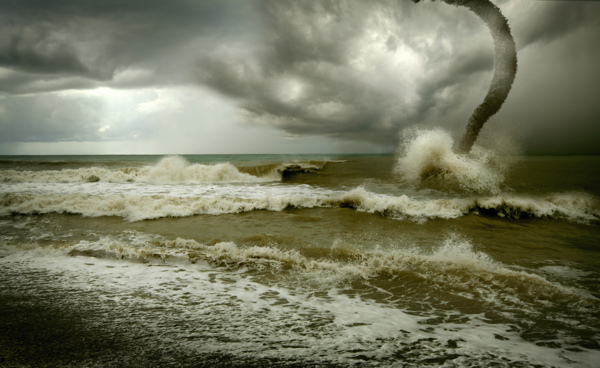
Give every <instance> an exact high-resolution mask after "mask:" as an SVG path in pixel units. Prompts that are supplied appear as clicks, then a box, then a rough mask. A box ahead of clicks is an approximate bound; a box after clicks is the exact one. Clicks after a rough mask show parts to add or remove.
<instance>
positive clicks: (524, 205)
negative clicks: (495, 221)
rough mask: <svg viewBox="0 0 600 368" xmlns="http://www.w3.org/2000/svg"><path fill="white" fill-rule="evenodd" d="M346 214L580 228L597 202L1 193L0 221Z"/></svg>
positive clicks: (573, 196)
mask: <svg viewBox="0 0 600 368" xmlns="http://www.w3.org/2000/svg"><path fill="white" fill-rule="evenodd" d="M316 207H324V208H352V209H355V210H357V211H360V212H367V213H372V214H377V215H381V216H385V217H389V218H393V219H398V220H413V221H426V220H431V219H452V218H459V217H461V216H465V215H468V214H484V215H492V216H500V217H506V218H513V219H517V218H527V217H533V218H550V219H564V220H568V221H575V222H581V223H596V222H598V221H599V220H600V205H599V203H598V199H597V198H596V197H594V196H592V195H589V194H586V193H553V194H548V195H543V196H519V195H511V194H503V195H497V196H487V197H466V198H439V199H415V198H410V197H409V196H406V195H401V196H398V197H396V196H390V195H383V194H376V193H372V192H369V191H367V190H365V189H364V188H362V187H359V188H356V189H353V190H350V191H337V192H336V191H324V192H316V193H311V192H306V193H300V194H289V193H282V194H278V195H268V194H262V195H259V196H252V197H236V196H218V197H206V196H192V197H174V196H162V195H147V196H134V195H120V194H119V195H110V196H102V195H91V194H81V193H70V194H61V193H56V194H52V195H48V193H40V194H32V193H3V194H0V215H1V216H7V215H11V214H43V213H70V214H80V215H83V216H89V217H100V216H119V217H123V218H125V219H127V220H129V221H139V220H148V219H156V218H161V217H186V216H193V215H201V214H210V215H219V214H230V213H243V212H250V211H258V210H267V211H283V210H285V209H289V208H300V209H302V208H316Z"/></svg>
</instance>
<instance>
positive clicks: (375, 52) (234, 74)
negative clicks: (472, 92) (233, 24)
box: [199, 1, 493, 144]
mask: <svg viewBox="0 0 600 368" xmlns="http://www.w3.org/2000/svg"><path fill="white" fill-rule="evenodd" d="M434 5H435V6H434V7H432V6H431V5H430V4H424V5H423V6H422V8H419V7H418V6H416V5H414V4H413V3H412V2H409V1H405V2H391V1H389V2H388V1H380V2H369V3H365V2H359V1H353V2H352V1H327V2H322V1H262V2H260V7H259V8H258V9H259V11H260V15H261V18H260V19H261V25H262V27H263V29H262V35H263V43H262V44H261V45H260V47H258V48H257V49H254V50H251V51H250V52H244V51H242V52H239V53H237V54H236V51H235V50H233V51H232V50H231V49H222V50H217V51H216V52H214V53H212V54H211V55H209V56H208V57H205V58H204V59H203V60H202V62H201V63H200V65H199V69H200V72H199V75H200V80H201V82H202V83H206V84H208V85H210V86H212V87H213V88H215V89H217V90H219V91H221V92H223V93H225V94H227V95H230V96H233V97H236V98H238V99H240V100H241V104H242V107H243V108H244V109H245V111H246V113H247V116H248V118H252V119H254V120H256V121H260V122H270V123H271V124H274V125H276V126H278V127H279V128H281V129H284V130H286V131H288V132H290V133H292V134H302V133H304V134H325V135H329V136H334V137H341V138H345V139H352V140H356V139H361V140H369V141H372V142H377V143H386V144H389V143H392V142H394V141H395V140H396V138H397V135H398V131H399V129H401V128H402V127H405V126H408V125H412V124H415V123H419V122H423V121H424V120H427V119H435V117H431V116H429V115H430V114H431V112H432V111H433V110H432V107H434V106H439V105H440V104H441V105H448V106H450V105H452V104H453V101H454V96H451V95H449V94H448V93H447V92H449V91H450V90H451V89H453V88H454V87H455V86H457V85H461V84H463V85H464V83H465V82H467V81H468V80H469V76H471V75H473V74H474V73H479V72H490V71H491V70H492V68H493V47H492V45H489V46H487V44H485V42H490V43H491V37H489V35H486V34H485V33H484V34H483V37H482V36H480V35H477V33H481V31H482V30H484V29H485V28H484V26H483V25H482V24H480V22H477V20H476V19H475V17H474V16H471V15H470V14H464V13H461V12H454V10H455V9H453V8H451V7H448V6H445V5H442V6H440V5H438V4H434ZM423 24H427V26H426V27H424V26H423ZM448 30H452V32H449V31H448ZM461 36H463V37H465V38H470V43H468V42H464V41H459V42H455V39H454V38H458V39H460V37H461ZM488 39H489V40H488ZM473 45H478V46H481V47H480V48H475V50H473V47H472V46H473ZM438 111H439V110H438Z"/></svg>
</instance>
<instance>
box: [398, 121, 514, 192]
mask: <svg viewBox="0 0 600 368" xmlns="http://www.w3.org/2000/svg"><path fill="white" fill-rule="evenodd" d="M453 145H454V140H453V139H452V137H451V136H450V134H449V133H448V132H446V131H444V130H441V129H433V130H406V131H404V132H403V141H402V143H401V145H400V149H399V150H398V160H397V163H396V167H395V169H394V170H395V172H396V174H398V175H399V177H400V179H401V180H402V181H403V182H405V183H407V184H409V185H413V186H418V185H421V184H427V185H429V186H441V187H445V188H450V189H452V188H453V187H456V188H457V189H460V190H463V191H467V192H477V193H492V194H497V193H500V192H501V186H502V183H503V182H504V171H505V170H506V165H505V164H504V163H503V162H502V161H500V160H499V159H498V155H497V154H495V153H494V152H493V151H491V150H488V149H485V148H483V147H480V146H474V147H473V149H472V150H471V152H470V153H469V154H460V153H456V152H454V151H453V149H452V147H453Z"/></svg>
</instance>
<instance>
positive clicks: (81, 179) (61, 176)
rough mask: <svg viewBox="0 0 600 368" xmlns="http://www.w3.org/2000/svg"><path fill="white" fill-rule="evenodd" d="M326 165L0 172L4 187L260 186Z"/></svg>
mask: <svg viewBox="0 0 600 368" xmlns="http://www.w3.org/2000/svg"><path fill="white" fill-rule="evenodd" d="M327 163H328V161H309V162H286V163H276V164H264V165H257V166H241V167H236V166H234V165H232V164H230V163H218V164H213V165H204V164H192V163H189V162H188V161H187V160H185V159H184V158H182V157H180V156H170V157H165V158H163V159H162V160H160V161H159V162H158V163H157V164H156V165H153V166H144V167H125V168H118V169H107V168H103V167H87V168H78V169H63V170H44V171H18V170H3V171H0V182H4V183H25V182H33V183H86V182H88V183H89V182H107V183H146V184H201V183H260V182H269V181H280V180H282V179H286V178H289V177H291V176H293V175H296V174H300V173H312V172H316V171H319V170H321V169H323V168H324V167H325V165H326V164H327Z"/></svg>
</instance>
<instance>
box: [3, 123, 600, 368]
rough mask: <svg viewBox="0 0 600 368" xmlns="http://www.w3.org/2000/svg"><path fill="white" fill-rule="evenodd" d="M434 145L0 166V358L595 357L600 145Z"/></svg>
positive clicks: (26, 161)
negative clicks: (583, 151)
mask: <svg viewBox="0 0 600 368" xmlns="http://www.w3.org/2000/svg"><path fill="white" fill-rule="evenodd" d="M436 140H439V141H438V142H437V143H436V144H435V146H436V147H442V148H441V149H440V150H439V151H435V152H437V153H435V152H433V153H431V152H432V151H431V150H429V149H420V148H418V147H416V146H415V147H412V148H410V149H408V150H407V151H406V152H402V153H400V154H399V155H398V156H396V155H346V156H342V155H340V156H335V155H330V156H323V155H229V156H223V155H221V156H218V155H208V156H170V157H162V156H55V157H52V156H47V157H43V156H24V157H16V156H10V157H2V158H0V256H1V258H0V302H1V303H0V310H2V314H3V318H2V322H0V324H1V326H0V330H1V331H2V332H0V345H2V346H3V347H2V348H1V349H0V359H1V360H0V362H2V363H3V364H7V365H9V366H10V365H19V364H24V365H35V364H38V365H42V366H83V365H85V366H105V365H120V366H140V365H141V366H156V365H178V366H207V367H208V366H223V367H224V366H227V367H229V366H240V367H241V366H281V367H284V366H294V367H304V366H307V367H308V366H311V367H312V366H343V367H347V366H356V367H363V366H364V367H372V366H381V367H388V366H389V367H396V366H406V367H412V366H414V367H420V366H448V367H480V366H498V367H515V366H516V367H529V366H540V367H552V366H555V367H565V366H573V367H596V366H598V365H600V315H599V313H598V311H599V310H600V301H599V299H598V298H599V297H600V287H599V286H598V285H599V284H598V281H600V258H599V255H600V227H599V224H600V222H599V220H600V205H599V199H598V198H599V196H600V187H599V186H598V182H599V181H600V158H599V157H525V156H523V157H497V156H493V155H489V153H488V152H485V151H479V152H478V151H477V150H475V154H474V155H472V156H471V157H467V156H456V155H455V156H452V154H451V152H450V151H449V150H444V148H443V147H444V144H443V140H444V137H443V136H435V134H434V136H431V137H429V138H428V140H427V141H428V142H431V141H436ZM417 143H418V142H417ZM415 144H416V143H415ZM420 152H427V155H425V156H423V154H421V153H420ZM486 155H487V156H486Z"/></svg>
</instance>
